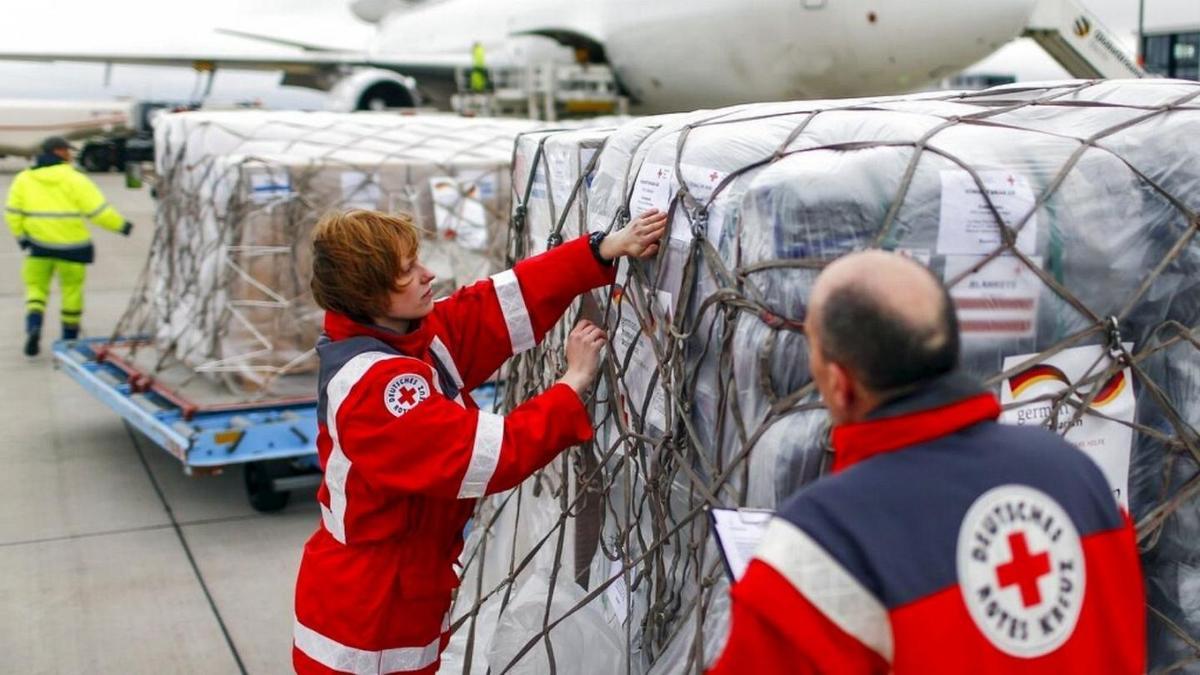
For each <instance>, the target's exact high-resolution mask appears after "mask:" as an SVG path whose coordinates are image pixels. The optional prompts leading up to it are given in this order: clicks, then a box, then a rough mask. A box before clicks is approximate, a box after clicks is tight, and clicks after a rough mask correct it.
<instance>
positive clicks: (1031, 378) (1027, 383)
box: [1008, 363, 1071, 399]
mask: <svg viewBox="0 0 1200 675" xmlns="http://www.w3.org/2000/svg"><path fill="white" fill-rule="evenodd" d="M1048 382H1061V383H1062V384H1063V385H1067V386H1069V385H1070V384H1071V382H1070V380H1068V379H1067V376H1066V374H1064V373H1063V371H1061V370H1059V369H1058V368H1055V367H1054V366H1050V365H1046V364H1044V363H1042V364H1038V365H1036V366H1033V367H1032V368H1029V369H1027V370H1023V371H1021V372H1019V373H1017V374H1016V375H1013V376H1012V377H1010V378H1008V387H1009V389H1011V390H1012V395H1013V398H1014V399H1019V398H1020V397H1021V395H1022V394H1024V393H1025V392H1027V391H1029V389H1030V388H1031V387H1034V386H1037V385H1039V384H1043V383H1048Z"/></svg>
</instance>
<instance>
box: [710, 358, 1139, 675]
mask: <svg viewBox="0 0 1200 675" xmlns="http://www.w3.org/2000/svg"><path fill="white" fill-rule="evenodd" d="M955 380H957V378H950V379H948V380H946V381H943V382H941V383H939V384H937V385H935V386H933V387H931V388H929V390H927V391H925V392H922V393H919V394H917V395H914V396H912V397H909V398H907V399H904V400H902V401H899V402H897V403H895V404H891V405H889V406H887V407H886V408H885V409H883V410H881V411H879V412H878V413H877V414H875V415H873V416H872V419H870V420H868V421H866V422H863V423H859V424H852V425H845V426H841V427H838V428H836V429H835V430H834V433H833V445H834V450H835V453H836V454H835V460H834V475H832V476H829V477H826V478H822V479H821V480H819V481H817V482H816V483H814V484H812V485H811V486H808V487H807V488H805V489H804V490H801V491H800V492H799V493H797V494H796V495H795V496H794V497H793V498H791V499H790V500H788V501H787V502H786V503H785V504H784V505H783V506H782V507H781V508H780V510H779V511H778V513H777V514H776V517H775V518H774V519H773V520H772V522H771V524H770V525H769V526H768V529H767V533H766V534H765V536H764V539H763V542H762V544H761V545H760V547H759V549H758V552H757V554H756V556H755V558H754V559H753V560H752V561H751V563H750V566H749V568H748V569H747V571H746V573H745V575H744V576H743V577H742V579H741V580H740V581H739V582H738V583H736V584H735V586H734V588H733V591H732V597H733V623H732V627H731V630H730V635H729V640H728V643H727V644H726V647H725V651H724V653H723V654H722V655H721V658H720V659H719V661H718V662H717V664H716V665H715V666H714V667H713V669H712V670H711V671H710V673H712V674H714V675H726V674H733V673H756V674H764V673H766V674H770V673H789V674H803V673H838V674H839V675H840V674H842V673H846V674H852V673H889V672H894V673H897V674H899V675H904V674H908V673H913V674H917V673H919V674H921V675H939V674H942V673H945V674H947V675H949V674H950V673H956V674H957V673H973V674H975V673H981V674H988V673H996V674H999V673H1004V674H1008V673H1047V674H1049V673H1056V674H1057V673H1105V674H1109V673H1113V674H1127V673H1128V674H1132V673H1142V672H1145V651H1146V645H1145V641H1146V638H1145V609H1144V604H1143V591H1142V577H1141V570H1140V565H1139V562H1138V555H1137V549H1136V547H1135V543H1134V535H1133V530H1132V526H1131V524H1130V522H1129V519H1128V517H1127V516H1125V515H1124V514H1123V513H1121V512H1120V510H1119V508H1118V507H1117V505H1116V501H1115V500H1114V499H1113V496H1112V493H1111V491H1110V490H1109V487H1108V485H1107V484H1106V482H1105V480H1104V477H1103V476H1102V475H1101V473H1100V471H1099V469H1098V467H1096V466H1095V464H1094V463H1093V462H1092V461H1091V460H1090V459H1088V458H1087V457H1086V456H1085V455H1083V453H1081V452H1079V451H1078V450H1076V449H1075V448H1074V447H1073V446H1070V445H1069V444H1067V443H1066V442H1064V441H1063V440H1062V439H1060V438H1058V437H1057V436H1054V435H1053V434H1050V433H1049V432H1046V431H1044V430H1041V429H1030V428H1024V427H1009V426H1002V425H999V424H996V423H995V422H994V421H993V420H994V419H995V417H996V416H997V415H998V414H999V406H998V405H997V404H996V401H995V399H994V398H993V397H992V396H991V395H990V394H980V393H978V390H975V391H974V392H969V391H967V390H966V388H965V387H964V386H963V382H962V381H961V380H958V381H955Z"/></svg>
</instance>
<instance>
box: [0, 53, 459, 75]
mask: <svg viewBox="0 0 1200 675" xmlns="http://www.w3.org/2000/svg"><path fill="white" fill-rule="evenodd" d="M0 61H35V62H57V61H65V62H70V63H103V64H117V65H134V66H174V67H181V68H192V69H195V70H197V71H200V72H211V71H215V70H226V69H228V70H267V71H282V72H284V73H287V74H289V75H299V76H303V75H315V74H319V73H326V72H329V71H334V70H338V69H342V68H356V67H365V68H384V69H387V70H394V71H397V72H400V73H403V74H405V75H411V76H413V77H418V78H419V77H422V76H446V75H453V73H454V70H455V69H456V68H461V67H470V65H471V61H470V55H469V54H462V55H457V54H444V55H443V54H368V53H363V52H344V51H332V50H316V49H310V50H309V51H305V52H302V53H299V54H289V55H286V56H278V57H274V56H261V55H253V56H238V55H226V56H215V55H212V54H136V53H124V54H121V53H115V52H114V53H95V52H92V53H84V52H12V51H4V50H0Z"/></svg>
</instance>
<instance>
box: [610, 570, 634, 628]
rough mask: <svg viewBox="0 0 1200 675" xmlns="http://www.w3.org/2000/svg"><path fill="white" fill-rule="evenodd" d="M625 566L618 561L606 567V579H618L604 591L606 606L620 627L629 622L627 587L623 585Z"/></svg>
mask: <svg viewBox="0 0 1200 675" xmlns="http://www.w3.org/2000/svg"><path fill="white" fill-rule="evenodd" d="M624 568H625V566H624V565H622V564H621V561H620V560H613V561H611V562H610V563H609V565H608V577H609V578H610V579H611V578H613V577H619V578H618V579H617V580H616V581H614V582H612V583H611V584H609V586H608V588H606V589H604V599H605V600H607V601H608V606H609V607H611V608H612V611H613V614H615V615H616V616H617V620H618V621H620V622H621V625H625V622H626V621H628V620H629V598H628V597H627V596H628V594H629V586H628V585H627V584H626V583H625V576H624V572H623V570H624Z"/></svg>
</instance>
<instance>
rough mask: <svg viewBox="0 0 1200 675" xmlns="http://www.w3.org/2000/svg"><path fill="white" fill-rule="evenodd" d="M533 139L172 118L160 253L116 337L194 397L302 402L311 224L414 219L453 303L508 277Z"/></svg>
mask: <svg viewBox="0 0 1200 675" xmlns="http://www.w3.org/2000/svg"><path fill="white" fill-rule="evenodd" d="M533 128H535V126H534V124H533V123H530V122H525V121H519V120H469V119H464V118H459V117H453V116H428V115H426V116H399V115H394V114H366V113H361V114H339V113H297V112H262V111H236V112H189V113H182V114H175V115H169V116H165V117H163V118H162V119H161V121H160V122H159V123H158V124H157V125H156V131H155V134H156V138H155V142H156V152H157V158H156V167H155V170H156V173H157V181H156V184H155V189H156V196H157V199H158V208H157V210H156V215H155V233H154V241H153V244H152V248H151V253H150V256H149V258H148V260H147V263H146V266H145V268H144V269H143V271H142V274H141V276H140V278H139V281H138V284H137V287H136V290H135V291H134V293H133V296H132V297H131V299H130V303H129V306H128V309H127V310H126V312H125V314H124V316H123V317H122V318H121V320H120V321H119V322H118V324H117V327H116V329H115V330H114V337H118V336H119V337H129V336H135V335H138V336H145V337H147V338H149V343H148V344H147V345H145V346H137V345H135V346H133V347H131V349H132V351H133V352H134V353H135V354H134V356H135V358H137V359H139V360H140V361H141V362H142V365H143V366H144V367H145V369H146V370H147V371H148V372H152V373H155V374H156V375H158V376H160V377H164V378H167V379H170V380H171V381H172V382H173V384H175V385H177V386H181V387H184V388H189V387H190V390H189V391H190V392H191V393H196V394H197V395H199V396H215V397H217V398H228V397H229V396H233V397H234V398H242V399H267V398H275V397H280V396H309V397H311V396H313V395H314V392H315V391H316V373H315V371H316V354H315V351H314V349H313V347H314V345H315V344H316V340H317V336H318V335H319V334H320V331H321V318H322V316H323V312H322V310H321V309H320V308H319V307H317V306H316V304H315V303H314V302H313V300H312V295H311V293H310V291H309V281H310V278H311V260H310V248H311V232H312V229H313V226H314V225H316V223H317V221H318V220H319V219H320V217H321V216H322V215H323V214H325V213H328V212H331V211H338V210H349V209H354V208H363V209H376V210H380V211H385V212H392V213H395V212H405V213H409V214H411V215H412V216H413V219H414V221H415V223H416V225H417V226H418V227H419V228H420V229H421V230H422V232H423V233H424V240H423V242H422V251H421V257H422V260H423V261H424V262H425V264H426V265H427V266H429V267H430V268H431V269H432V270H433V271H434V272H436V273H437V275H438V277H439V279H440V281H439V282H438V285H437V287H436V291H437V292H438V293H439V294H440V295H444V294H447V293H448V292H450V291H452V290H453V289H455V288H457V287H458V286H460V285H462V284H466V283H470V282H472V281H475V280H476V279H478V278H479V277H480V276H486V275H487V274H490V273H493V272H497V271H500V270H501V269H502V268H503V264H504V261H505V257H506V250H505V247H506V241H507V224H508V216H509V213H510V211H511V204H510V194H511V188H510V186H509V175H510V165H511V157H512V147H513V140H514V138H515V137H516V136H517V135H518V134H519V133H521V132H525V131H529V130H531V129H533ZM202 384H207V385H210V386H208V387H200V386H199V385H202ZM214 385H215V386H214ZM197 392H198V393H197Z"/></svg>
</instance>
